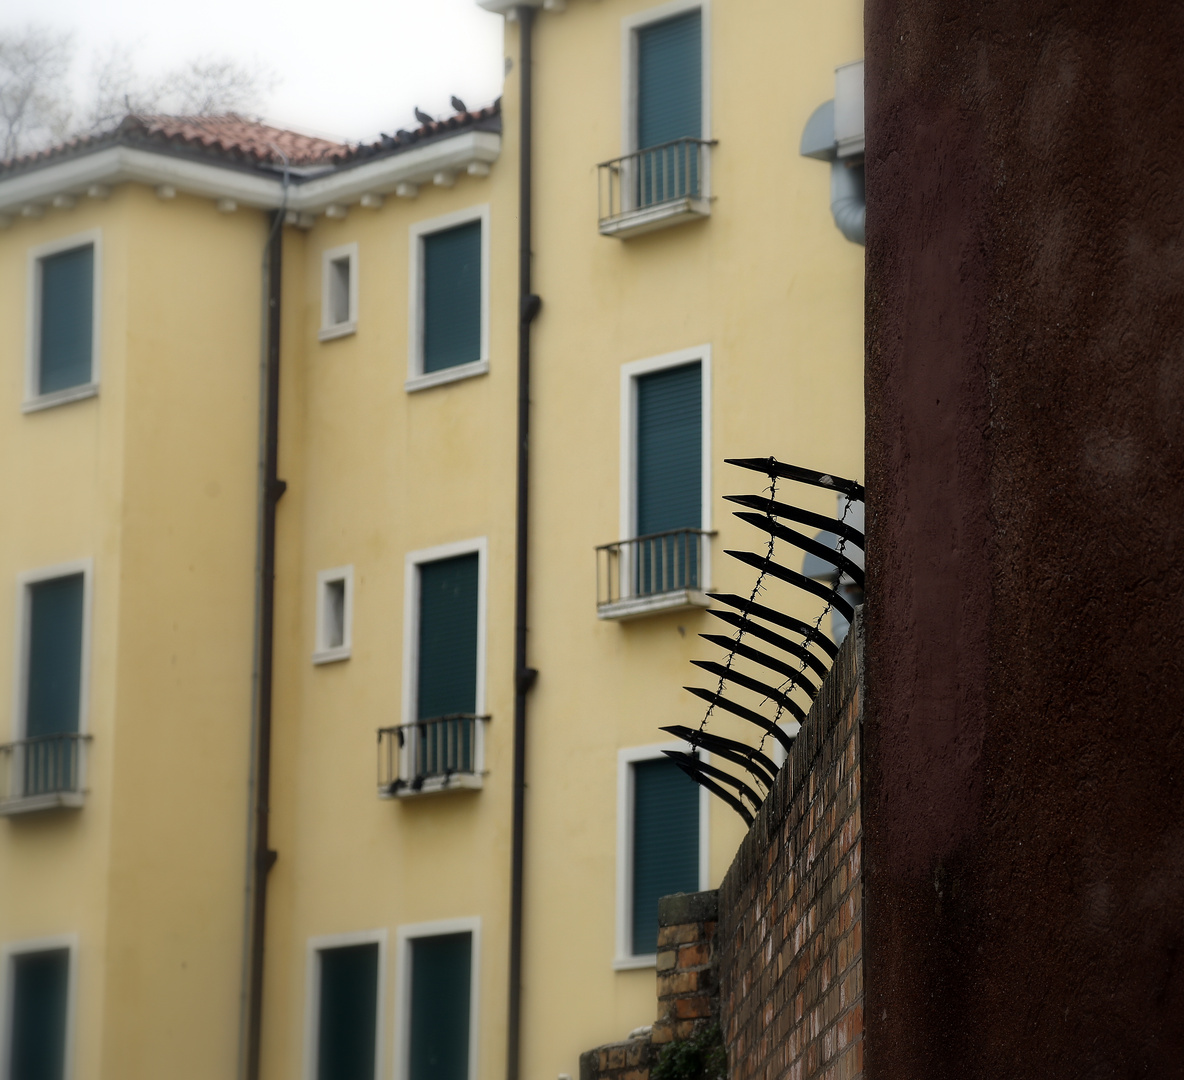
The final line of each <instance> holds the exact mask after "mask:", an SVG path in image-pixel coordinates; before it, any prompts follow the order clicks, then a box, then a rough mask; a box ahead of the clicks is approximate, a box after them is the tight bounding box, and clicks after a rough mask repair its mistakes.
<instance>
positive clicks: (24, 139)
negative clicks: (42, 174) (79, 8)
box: [0, 26, 74, 160]
mask: <svg viewBox="0 0 1184 1080" xmlns="http://www.w3.org/2000/svg"><path fill="white" fill-rule="evenodd" d="M73 60H74V43H73V39H72V37H71V35H70V34H66V33H56V32H54V31H52V30H48V29H45V28H40V27H34V26H29V27H26V28H25V29H23V30H17V31H9V32H8V33H5V34H3V35H0V142H2V146H0V160H7V159H8V158H13V157H16V156H17V154H19V153H21V152H22V151H28V150H33V149H37V148H39V147H40V146H43V145H46V144H48V143H51V142H54V141H56V140H60V139H63V138H65V137H66V135H67V134H68V133H69V129H70V119H71V115H72V113H73V109H72V107H71V101H70V94H69V90H68V89H67V88H66V78H67V76H68V74H69V71H70V66H71V64H72V63H73Z"/></svg>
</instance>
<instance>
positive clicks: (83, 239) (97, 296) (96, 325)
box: [21, 229, 103, 413]
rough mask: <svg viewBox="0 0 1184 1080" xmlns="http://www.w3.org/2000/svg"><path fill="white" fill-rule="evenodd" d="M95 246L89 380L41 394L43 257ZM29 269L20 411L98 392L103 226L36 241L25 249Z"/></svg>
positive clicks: (52, 404)
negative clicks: (23, 389) (39, 385)
mask: <svg viewBox="0 0 1184 1080" xmlns="http://www.w3.org/2000/svg"><path fill="white" fill-rule="evenodd" d="M87 244H92V245H93V246H94V271H93V273H94V276H93V289H92V293H91V303H92V305H93V306H92V309H91V337H90V381H89V382H85V383H79V385H78V386H67V387H66V388H65V389H62V390H53V391H51V392H50V393H48V394H42V393H40V392H39V391H38V389H37V384H38V383H39V382H40V375H41V370H40V369H41V267H42V260H44V259H46V258H48V257H49V256H50V255H60V254H61V253H62V252H63V251H70V250H72V249H74V248H80V247H85V246H86V245H87ZM27 257H28V270H27V272H26V275H25V280H26V283H27V284H26V290H25V295H26V303H25V397H24V401H23V402H22V403H21V412H25V413H30V412H38V411H40V410H41V409H51V408H53V407H54V406H55V405H65V404H67V403H68V402H71V401H81V400H82V399H83V398H89V397H94V396H95V395H96V394H98V392H99V352H100V350H99V338H100V330H101V327H100V312H101V308H102V304H101V302H100V301H101V297H102V279H103V269H102V268H103V238H102V230H100V229H87V230H86V232H80V233H73V234H71V235H70V236H63V237H61V238H60V239H58V240H51V241H50V242H49V243H47V244H39V245H37V246H36V247H32V248H30V249H29V251H28V256H27Z"/></svg>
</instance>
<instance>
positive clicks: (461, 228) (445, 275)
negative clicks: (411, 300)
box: [423, 221, 481, 375]
mask: <svg viewBox="0 0 1184 1080" xmlns="http://www.w3.org/2000/svg"><path fill="white" fill-rule="evenodd" d="M480 359H481V222H479V221H471V222H469V223H468V224H465V225H458V226H457V227H456V228H455V229H445V230H444V231H443V232H437V233H430V234H429V235H427V236H425V237H424V238H423V371H424V374H425V375H426V374H428V373H429V372H433V371H442V370H443V369H445V368H450V367H456V366H457V365H458V364H470V363H472V362H474V361H476V360H480Z"/></svg>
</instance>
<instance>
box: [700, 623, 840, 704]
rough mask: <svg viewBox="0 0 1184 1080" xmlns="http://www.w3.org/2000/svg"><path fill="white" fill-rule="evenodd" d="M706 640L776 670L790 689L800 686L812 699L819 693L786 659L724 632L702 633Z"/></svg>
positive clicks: (701, 635)
mask: <svg viewBox="0 0 1184 1080" xmlns="http://www.w3.org/2000/svg"><path fill="white" fill-rule="evenodd" d="M699 636H700V637H701V638H702V639H703V640H704V641H710V642H711V643H712V645H719V646H720V647H721V648H724V649H731V650H732V651H733V652H734V653H735V654H736V655H737V656H743V657H745V658H746V659H748V660H751V661H752V662H753V663H754V664H759V665H760V666H761V667H764V668H768V669H769V670H770V671H775V672H776V673H777V674H778V675H780V676H781V677H782V678H783V679H785V681H786V682H787V683H788V684H789V686H790V689H792V688H793V687H795V686H800V687H801V688H802V689H803V690H805V691H806V693H807V694H809V695H810V700H811V701H813V700H814V695H815V694H817V693H818V687H817V686H815V685H814V683H812V682H811V681H810V680H809V679H807V678H806V676H805V675H803V674H802V673H801V672H800V671H799V670H797V669H796V668H795V667H794V666H793V665H792V664H787V663H786V662H785V661H784V660H778V659H777V658H776V657H775V656H768V655H766V654H765V653H763V652H761V651H760V649H754V648H753V647H752V646H751V645H745V644H744V643H743V642H742V641H734V640H733V639H732V638H728V637H724V636H723V634H700V635H699Z"/></svg>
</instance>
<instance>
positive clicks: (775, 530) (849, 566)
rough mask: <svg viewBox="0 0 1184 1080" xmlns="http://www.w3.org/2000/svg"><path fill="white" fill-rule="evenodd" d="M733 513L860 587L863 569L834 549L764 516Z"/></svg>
mask: <svg viewBox="0 0 1184 1080" xmlns="http://www.w3.org/2000/svg"><path fill="white" fill-rule="evenodd" d="M733 513H734V514H735V516H736V517H738V518H739V519H740V520H741V521H744V522H747V523H748V524H749V525H752V526H754V527H755V528H758V529H760V530H761V531H762V532H767V533H768V534H769V535H770V536H775V537H777V539H778V540H784V541H785V542H786V543H787V544H793V546H794V547H796V548H801V550H802V551H806V552H809V553H810V554H811V555H817V556H818V557H819V558H820V559H822V560H823V562H828V563H830V564H831V565H832V566H833V567H835V569H836V570H841V571H842V572H843V573H844V574H846V575H847V576H848V577H849V578H850V579H851V580H852V581H854V582H855V584H856V585H859V586H861V587H862V585H863V567H862V566H860V565H859V563H857V562H853V561H852V560H851V559H848V558H847V556H846V555H843V554H841V553H840V552H838V551H835V549H834V548H829V547H827V546H826V545H825V544H823V543H820V542H819V541H817V540H813V539H811V538H810V537H808V536H803V535H802V534H801V533H800V532H797V531H796V530H795V529H787V528H786V527H785V526H784V525H778V524H777V522H775V521H770V520H769V519H768V517H766V516H765V515H764V514H750V513H747V512H745V511H742V510H736V511H734V512H733Z"/></svg>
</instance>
